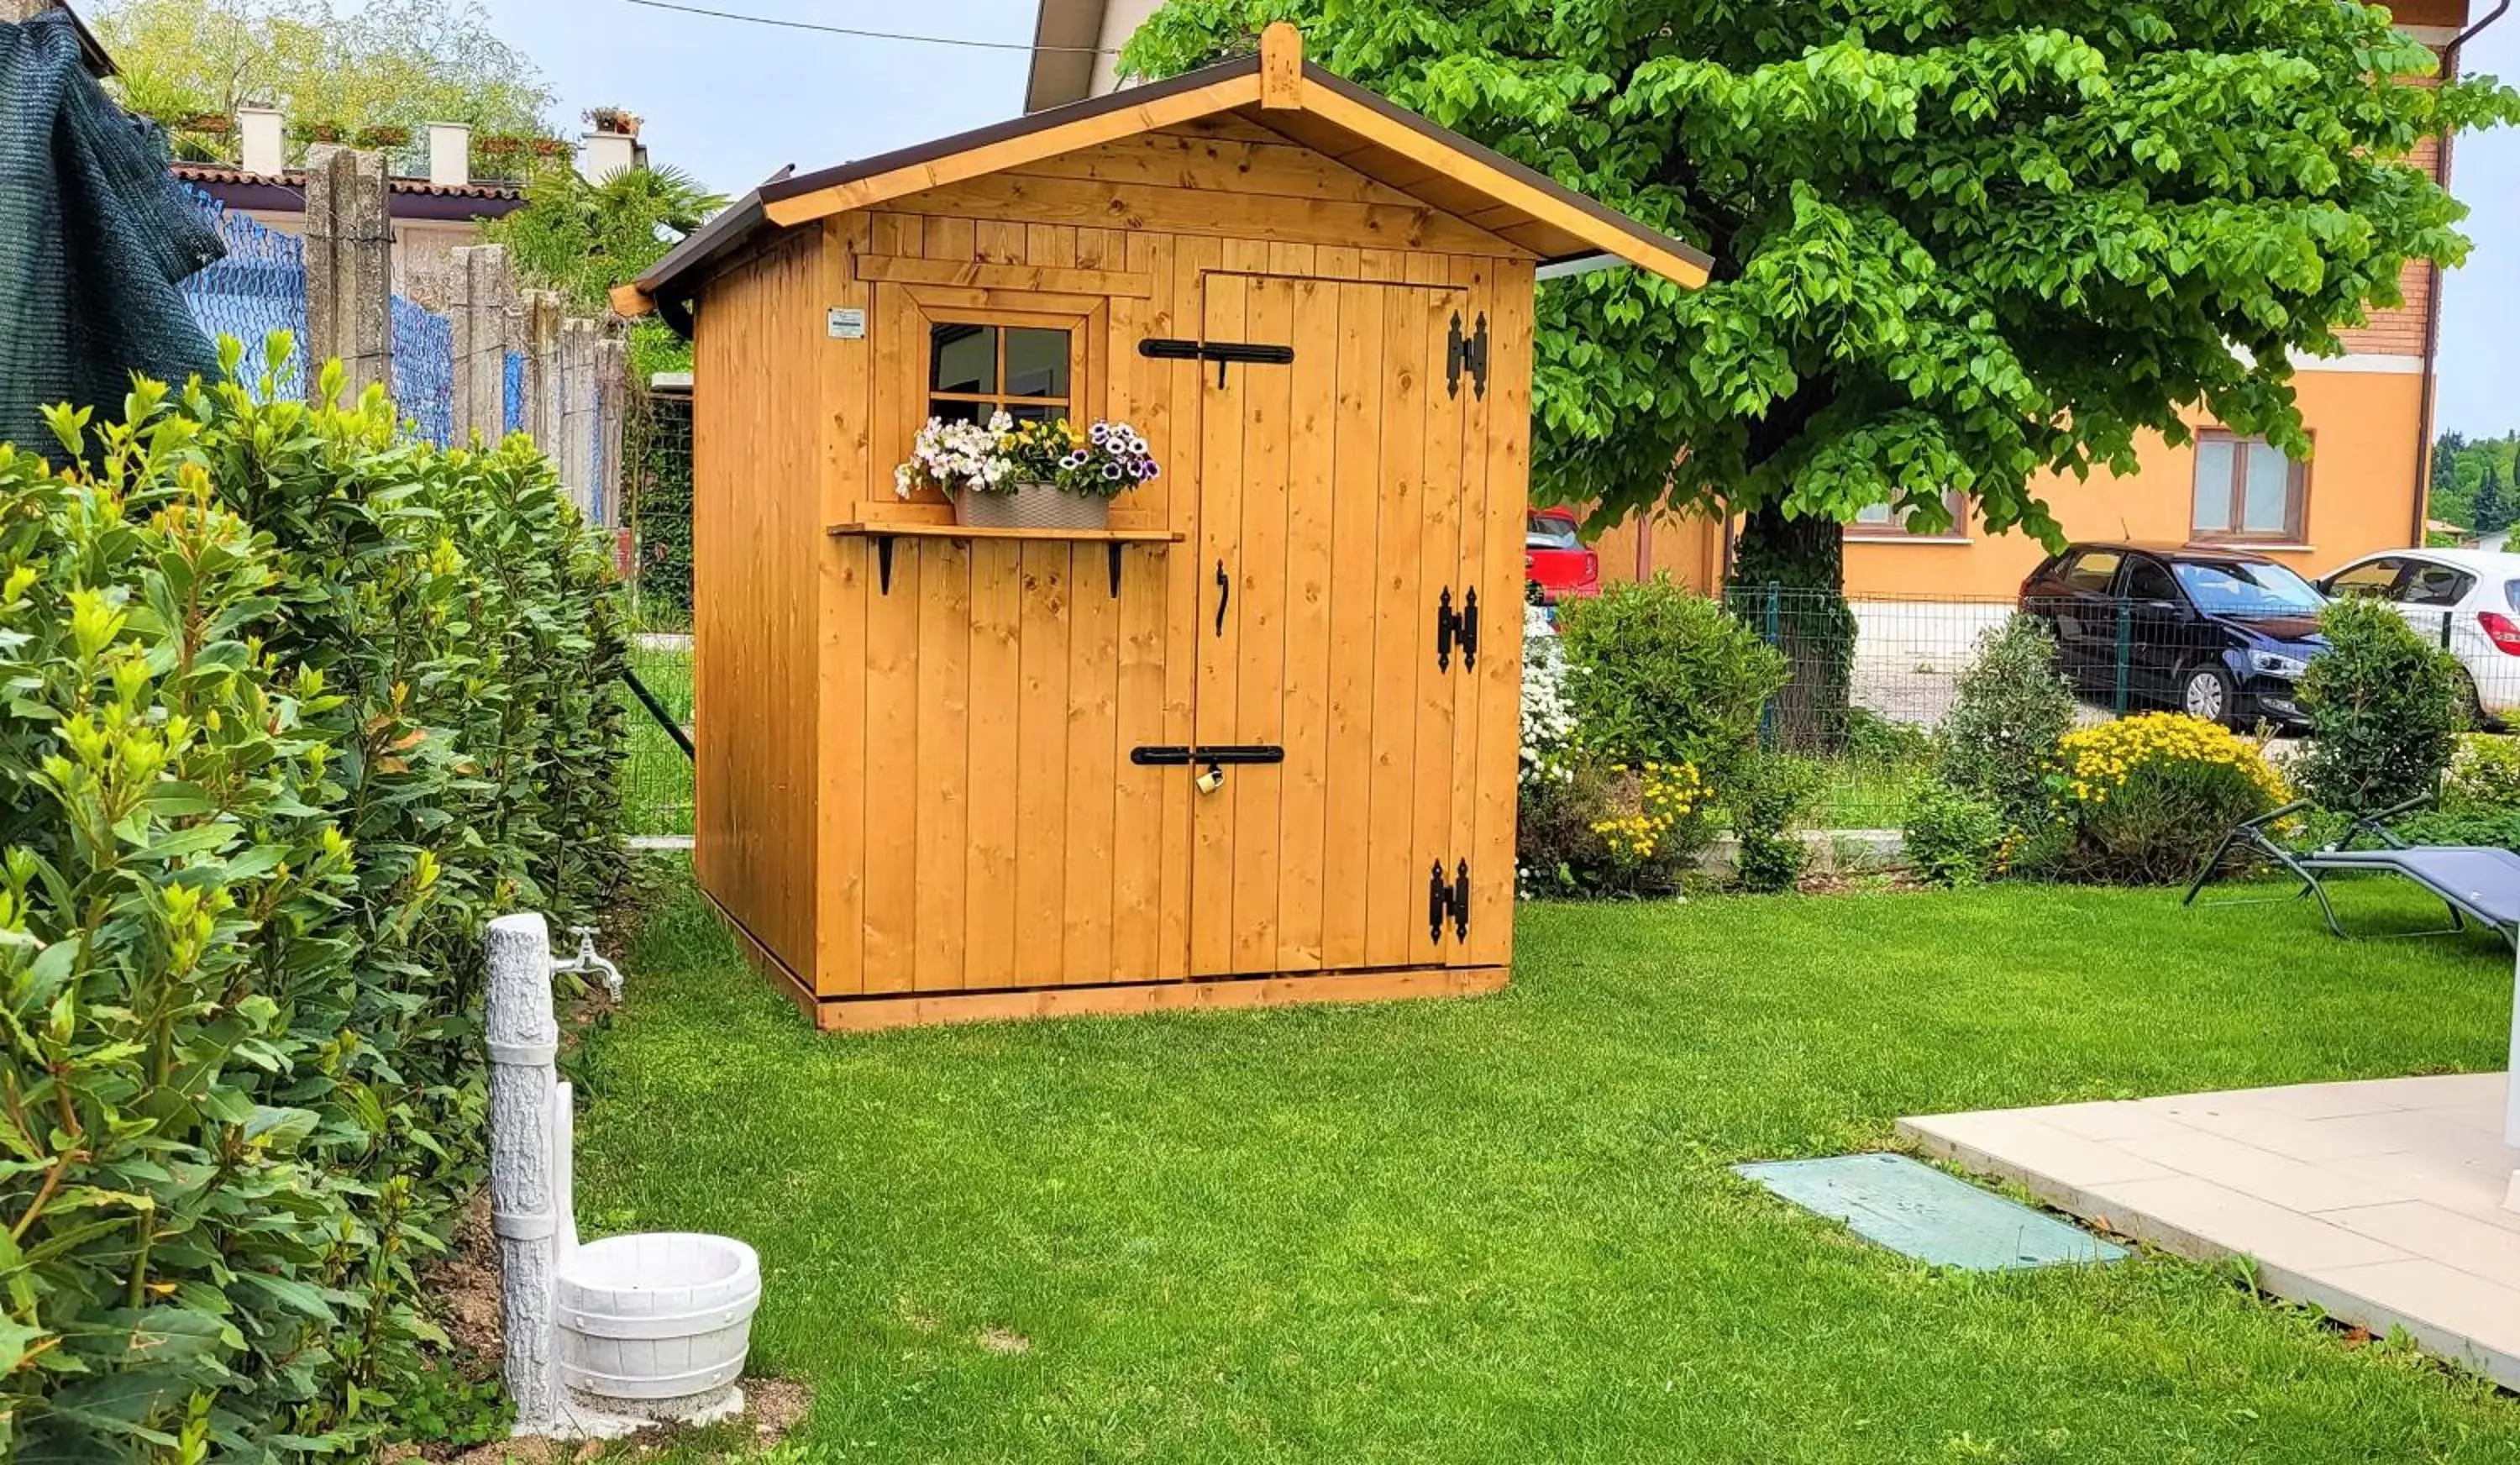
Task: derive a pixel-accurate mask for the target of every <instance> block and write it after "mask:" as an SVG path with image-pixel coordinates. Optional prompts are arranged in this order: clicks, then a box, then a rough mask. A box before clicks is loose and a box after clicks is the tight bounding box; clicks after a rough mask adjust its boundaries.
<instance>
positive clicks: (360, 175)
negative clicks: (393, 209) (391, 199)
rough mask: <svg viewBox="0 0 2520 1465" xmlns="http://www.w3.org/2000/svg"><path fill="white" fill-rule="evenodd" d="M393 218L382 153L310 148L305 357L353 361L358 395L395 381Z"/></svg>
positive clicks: (311, 385)
mask: <svg viewBox="0 0 2520 1465" xmlns="http://www.w3.org/2000/svg"><path fill="white" fill-rule="evenodd" d="M392 297H393V226H392V223H391V220H390V219H389V218H388V216H387V214H386V211H385V159H384V155H382V154H381V153H363V152H359V151H356V150H354V149H350V148H342V147H337V146H334V145H329V144H318V145H317V146H315V147H313V148H310V149H308V150H307V154H306V359H307V360H308V362H310V363H312V364H313V366H312V368H311V369H310V370H309V371H308V372H307V374H306V375H307V382H306V385H307V391H308V394H309V396H310V397H311V396H312V395H313V392H314V390H315V386H316V380H317V377H319V376H320V374H321V369H322V364H323V363H324V362H326V361H330V360H335V359H337V360H339V361H340V363H341V365H342V366H343V367H345V368H347V369H348V372H349V381H348V384H347V385H346V387H345V388H344V390H345V391H346V392H347V393H348V395H349V397H350V398H351V399H352V400H354V401H355V400H356V399H357V397H358V395H359V393H361V392H363V391H365V390H367V388H368V387H369V386H370V385H371V384H378V385H382V386H384V387H385V388H386V389H388V390H390V389H391V388H392V384H393V304H392Z"/></svg>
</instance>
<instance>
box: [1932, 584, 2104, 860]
mask: <svg viewBox="0 0 2520 1465" xmlns="http://www.w3.org/2000/svg"><path fill="white" fill-rule="evenodd" d="M2073 727H2074V693H2073V691H2072V689H2071V688H2068V687H2067V686H2066V685H2065V679H2064V678H2063V677H2061V676H2059V675H2058V674H2057V671H2056V643H2055V641H2054V640H2053V639H2052V638H2050V637H2049V636H2048V628H2047V627H2046V626H2044V625H2042V624H2040V622H2038V621H2037V620H2034V619H2032V618H2031V617H2029V616H2026V615H2015V616H2013V617H2012V618H2011V619H2009V620H2007V621H2005V622H2004V623H2003V625H2002V626H1999V627H1997V628H1996V629H1994V630H1992V631H1989V632H1987V633H1986V634H1985V635H1984V636H1981V637H1980V638H1978V644H1977V655H1976V657H1975V658H1974V659H1973V660H1971V661H1970V662H1969V665H1968V669H1967V670H1966V671H1963V672H1961V673H1960V676H1959V681H1958V686H1957V688H1956V689H1955V696H1954V698H1953V701H1952V708H1951V711H1950V712H1948V713H1947V714H1945V715H1944V718H1943V725H1942V728H1941V731H1940V733H1939V734H1938V736H1937V738H1936V749H1937V755H1938V756H1937V759H1936V767H1935V773H1936V776H1937V777H1940V778H1941V779H1942V781H1943V782H1945V783H1947V784H1949V785H1951V786H1952V787H1954V788H1958V789H1962V790H1965V791H1966V792H1968V793H1971V794H1974V795H1976V796H1977V797H1979V798H1981V799H1984V800H1986V801H1987V802H1989V803H1991V804H1993V805H1994V806H1995V807H1996V809H1997V810H1998V811H1999V812H2000V813H2001V814H2002V815H2003V819H2004V821H2005V822H2006V824H2007V825H2009V826H2010V827H2012V828H2015V829H2029V828H2031V827H2033V826H2035V825H2038V824H2041V823H2044V822H2046V821H2047V820H2048V817H2049V813H2048V777H2049V776H2050V775H2051V774H2053V773H2054V772H2055V768H2056V744H2057V742H2058V741H2059V740H2060V739H2062V738H2063V737H2064V735H2065V734H2066V733H2069V732H2071V731H2073Z"/></svg>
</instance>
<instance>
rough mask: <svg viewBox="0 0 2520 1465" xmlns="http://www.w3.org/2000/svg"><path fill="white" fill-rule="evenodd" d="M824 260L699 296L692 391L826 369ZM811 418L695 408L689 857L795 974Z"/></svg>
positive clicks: (817, 518)
mask: <svg viewBox="0 0 2520 1465" xmlns="http://www.w3.org/2000/svg"><path fill="white" fill-rule="evenodd" d="M821 261H822V251H821V249H820V248H819V247H818V241H817V238H816V236H815V235H814V234H813V233H810V232H807V233H800V234H797V235H793V236H789V237H787V238H783V239H779V240H776V241H774V242H772V244H770V245H769V246H768V247H766V248H764V249H763V250H762V251H761V253H760V255H759V256H758V257H757V258H755V259H754V260H753V261H751V262H750V263H748V264H746V265H743V266H741V267H739V268H738V269H736V270H735V271H733V272H731V273H730V274H729V276H728V277H727V279H725V280H724V281H722V282H721V283H720V285H719V288H718V289H715V290H713V291H712V292H711V293H710V296H709V301H708V315H707V322H706V326H705V328H704V329H702V330H700V331H699V332H698V333H697V335H696V336H695V338H694V342H693V357H694V360H693V365H694V368H695V372H696V375H697V379H699V380H703V381H710V382H739V381H753V380H761V379H763V376H764V372H765V368H766V369H767V376H768V377H769V379H772V380H777V379H781V378H783V377H789V376H790V374H795V373H802V374H805V379H807V380H810V379H811V374H812V372H813V370H814V368H815V365H816V363H817V362H818V361H820V360H821V359H822V358H821V346H822V344H823V343H822V340H821V335H822V332H821V330H820V327H821V323H822V322H821V315H822V312H821V309H820V307H819V305H818V303H817V302H818V300H819V298H820V295H821V292H822V281H821V280H820V279H819V278H818V269H819V266H820V264H821ZM821 419H822V414H821V413H820V411H819V410H818V408H817V405H816V402H815V400H814V393H813V392H811V391H809V390H794V391H772V390H711V391H703V392H698V393H696V394H695V395H694V398H693V403H692V459H693V467H694V471H695V473H696V474H697V475H698V482H697V484H696V487H698V488H700V489H701V491H700V492H698V493H697V494H696V495H695V496H694V498H693V502H692V550H693V573H694V579H695V583H696V584H697V585H698V586H700V587H704V588H705V591H706V593H704V594H702V595H699V596H698V597H697V598H696V599H695V601H694V604H693V632H694V637H693V641H694V645H695V657H694V665H693V669H692V670H693V679H692V703H693V719H694V721H695V723H696V724H697V726H699V727H702V728H706V729H708V730H709V731H708V735H706V736H704V737H702V738H700V739H699V750H698V758H697V765H696V767H695V769H694V775H693V780H694V787H693V793H694V801H695V803H696V805H697V808H696V811H695V818H696V821H697V825H696V827H697V833H698V839H697V841H696V845H697V848H696V851H695V854H696V858H697V868H698V873H699V878H700V882H701V884H702V885H703V886H704V887H705V888H707V889H708V890H709V891H710V892H711V893H712V894H713V895H714V896H715V897H716V899H717V901H718V903H719V904H720V905H721V906H722V907H724V908H725V910H726V911H727V913H728V914H730V915H731V916H733V917H734V918H735V919H736V920H737V921H739V922H741V923H742V924H743V926H744V927H745V928H746V929H747V930H749V931H750V932H751V933H752V934H753V937H754V939H755V940H756V941H758V942H760V943H761V944H762V945H763V946H765V947H767V948H769V949H770V950H772V951H774V952H776V953H778V954H779V955H780V956H781V957H782V958H783V959H784V960H786V961H787V963H788V964H789V965H791V966H792V967H793V968H794V969H795V970H796V971H797V972H798V973H799V974H800V975H804V974H810V973H811V972H813V970H814V967H815V947H814V920H815V914H814V908H815V901H814V896H815V884H814V880H815V863H814V855H815V851H816V849H817V848H818V846H819V844H820V820H819V818H818V815H819V811H820V800H819V788H818V781H817V780H818V777H819V772H818V768H817V761H816V748H815V729H816V717H815V710H816V703H817V699H818V686H819V684H820V682H821V680H822V679H821V678H820V677H819V676H818V675H817V673H818V668H817V666H816V664H815V662H814V659H813V656H812V647H813V646H814V644H815V641H816V629H817V619H818V616H819V611H820V599H819V597H818V596H817V593H816V588H815V583H816V579H817V576H818V575H819V574H820V573H821V563H822V556H823V555H824V553H825V550H824V539H823V526H824V523H825V522H826V521H825V520H824V518H823V516H822V514H823V504H822V502H821V494H820V492H819V490H820V487H821V484H822V482H823V478H824V475H825V463H824V456H823V451H822V444H823V431H822V421H821Z"/></svg>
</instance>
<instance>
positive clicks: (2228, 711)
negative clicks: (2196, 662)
mask: <svg viewBox="0 0 2520 1465" xmlns="http://www.w3.org/2000/svg"><path fill="white" fill-rule="evenodd" d="M2239 700H2240V699H2239V698H2238V697H2237V696H2235V695H2233V693H2232V688H2231V676H2230V674H2229V673H2228V672H2226V671H2224V670H2223V669H2222V668H2221V667H2219V666H2191V667H2189V668H2188V669H2187V670H2186V671H2184V672H2183V673H2181V674H2180V678H2179V709H2180V710H2181V711H2182V712H2184V713H2186V714H2187V715H2188V716H2189V717H2201V718H2203V719H2204V720H2205V721H2207V722H2209V723H2221V724H2222V725H2223V726H2224V727H2226V728H2229V727H2234V726H2237V723H2236V718H2237V715H2238V703H2239Z"/></svg>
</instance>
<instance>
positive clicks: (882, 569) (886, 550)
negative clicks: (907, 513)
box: [875, 534, 892, 595]
mask: <svg viewBox="0 0 2520 1465" xmlns="http://www.w3.org/2000/svg"><path fill="white" fill-rule="evenodd" d="M875 576H876V583H877V587H879V588H880V589H881V590H882V592H883V593H884V594H885V595H890V594H892V536H891V535H889V534H878V535H876V536H875Z"/></svg>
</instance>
